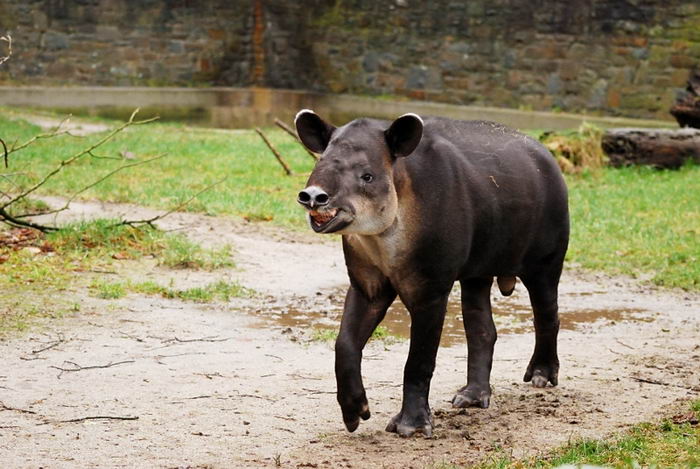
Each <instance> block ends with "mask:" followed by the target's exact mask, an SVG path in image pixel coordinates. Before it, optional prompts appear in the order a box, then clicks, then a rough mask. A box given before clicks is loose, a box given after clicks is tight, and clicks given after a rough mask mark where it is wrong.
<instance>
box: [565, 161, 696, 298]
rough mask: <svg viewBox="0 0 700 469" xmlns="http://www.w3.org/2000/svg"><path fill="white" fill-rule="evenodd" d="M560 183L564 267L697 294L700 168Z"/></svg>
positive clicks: (613, 173) (632, 171) (610, 172)
mask: <svg viewBox="0 0 700 469" xmlns="http://www.w3.org/2000/svg"><path fill="white" fill-rule="evenodd" d="M567 179H568V183H569V197H570V202H569V203H570V208H571V226H572V236H571V243H570V247H569V254H568V260H570V261H574V262H576V263H579V264H580V265H581V266H583V267H585V268H588V269H593V270H603V271H606V272H610V273H613V274H618V273H621V274H627V275H633V276H638V275H640V274H644V275H651V276H652V281H653V282H654V283H656V284H658V285H663V286H670V287H680V288H684V289H687V290H700V166H693V165H687V166H684V167H683V168H681V169H680V170H678V171H659V170H654V169H650V168H624V169H606V170H604V171H601V172H599V173H597V174H594V175H591V174H587V175H583V176H572V177H568V178H567Z"/></svg>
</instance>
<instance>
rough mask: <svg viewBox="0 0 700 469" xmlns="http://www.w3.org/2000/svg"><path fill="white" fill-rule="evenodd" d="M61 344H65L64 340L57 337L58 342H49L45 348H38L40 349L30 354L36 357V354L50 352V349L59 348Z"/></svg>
mask: <svg viewBox="0 0 700 469" xmlns="http://www.w3.org/2000/svg"><path fill="white" fill-rule="evenodd" d="M63 342H65V340H63V337H61V336H60V335H59V336H58V340H56V341H55V342H51V343H50V344H49V345H47V346H45V347H42V348H40V349H37V350H32V354H34V355H36V354H38V353H41V352H46V351H47V350H50V349H52V348H54V347H58V346H59V345H60V344H62V343H63Z"/></svg>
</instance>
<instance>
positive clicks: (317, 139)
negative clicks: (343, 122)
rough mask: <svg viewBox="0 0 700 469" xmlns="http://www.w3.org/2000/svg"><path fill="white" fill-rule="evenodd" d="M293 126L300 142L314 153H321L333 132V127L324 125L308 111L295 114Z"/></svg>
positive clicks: (304, 110)
mask: <svg viewBox="0 0 700 469" xmlns="http://www.w3.org/2000/svg"><path fill="white" fill-rule="evenodd" d="M294 125H295V126H296V128H297V135H299V138H300V139H301V142H302V143H303V144H304V146H305V147H306V148H308V149H309V150H311V151H312V152H314V153H323V151H324V150H325V149H326V147H327V146H328V142H329V141H330V139H331V134H333V131H334V130H335V127H333V126H332V125H330V124H328V123H326V122H325V121H324V120H323V119H321V118H320V117H318V115H317V114H316V113H315V112H314V111H312V110H310V109H302V110H301V111H299V112H297V116H296V117H295V118H294Z"/></svg>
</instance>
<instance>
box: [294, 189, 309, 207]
mask: <svg viewBox="0 0 700 469" xmlns="http://www.w3.org/2000/svg"><path fill="white" fill-rule="evenodd" d="M298 197H299V198H298V199H297V200H299V203H300V204H308V203H309V202H311V195H310V194H309V193H308V192H306V191H301V192H299V196H298Z"/></svg>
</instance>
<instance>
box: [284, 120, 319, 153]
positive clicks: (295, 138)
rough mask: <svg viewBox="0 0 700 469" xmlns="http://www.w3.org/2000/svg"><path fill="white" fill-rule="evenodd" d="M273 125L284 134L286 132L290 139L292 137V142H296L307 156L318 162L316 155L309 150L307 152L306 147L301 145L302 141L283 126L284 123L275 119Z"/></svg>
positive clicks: (293, 132) (287, 127)
mask: <svg viewBox="0 0 700 469" xmlns="http://www.w3.org/2000/svg"><path fill="white" fill-rule="evenodd" d="M275 125H276V126H277V127H279V128H280V129H282V130H284V131H285V132H287V133H288V134H289V135H291V136H292V137H294V140H296V141H297V142H298V143H299V144H300V145H301V147H302V148H303V149H304V150H305V151H306V153H308V154H309V156H310V157H311V158H313V159H314V161H318V155H317V154H316V153H314V152H312V151H311V150H309V149H308V148H306V145H304V144H303V143H302V141H301V139H300V138H299V136H298V135H297V133H296V132H295V131H293V130H292V129H291V128H290V127H289V126H288V125H287V124H285V123H284V122H282V121H281V120H279V119H275Z"/></svg>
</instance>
